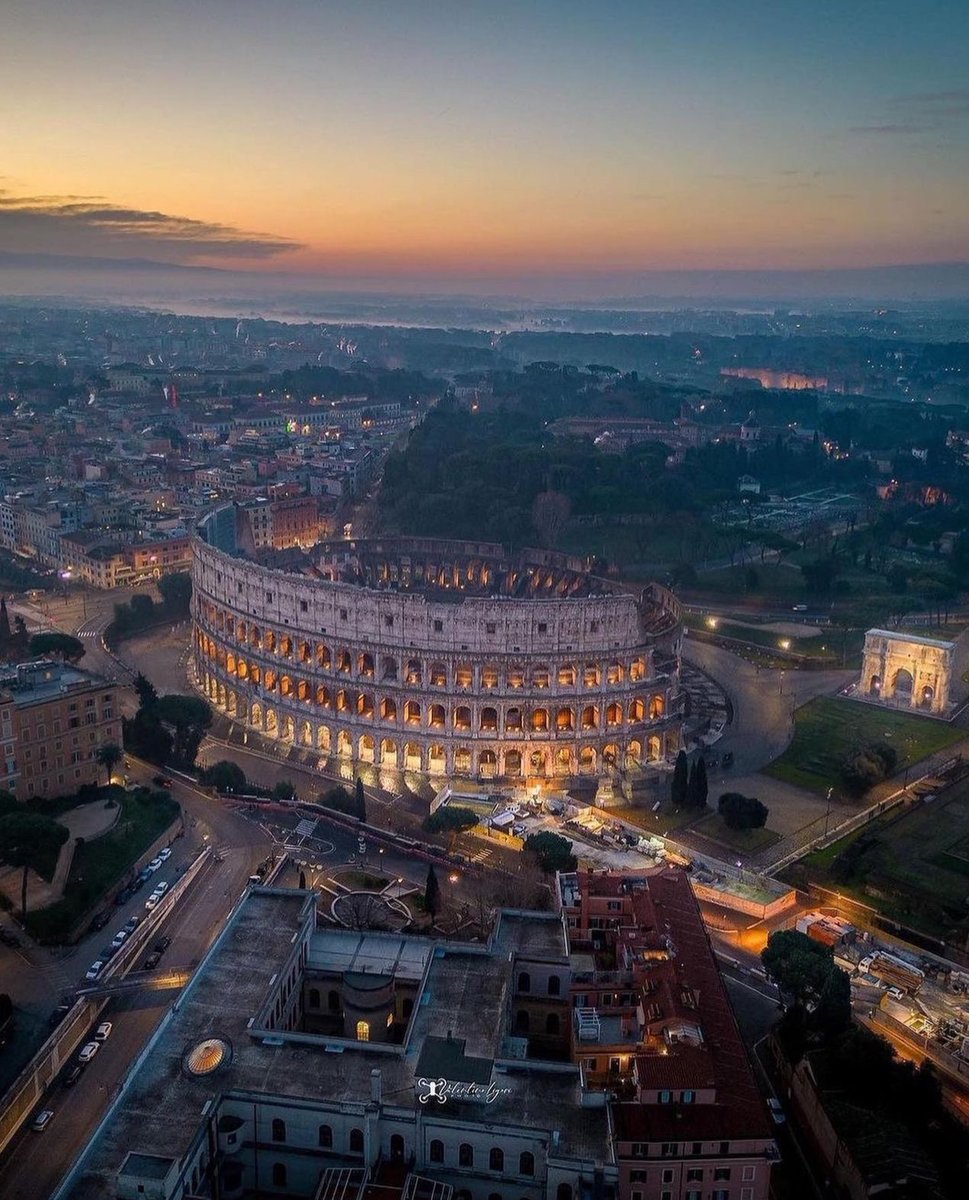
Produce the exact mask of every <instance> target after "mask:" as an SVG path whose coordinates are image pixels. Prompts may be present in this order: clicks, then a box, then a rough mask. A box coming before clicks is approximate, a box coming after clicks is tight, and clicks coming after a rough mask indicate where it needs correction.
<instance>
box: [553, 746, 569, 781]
mask: <svg viewBox="0 0 969 1200" xmlns="http://www.w3.org/2000/svg"><path fill="white" fill-rule="evenodd" d="M555 774H556V775H560V776H561V775H571V774H572V751H571V749H570V748H569V747H568V746H559V748H558V749H557V750H556V751H555Z"/></svg>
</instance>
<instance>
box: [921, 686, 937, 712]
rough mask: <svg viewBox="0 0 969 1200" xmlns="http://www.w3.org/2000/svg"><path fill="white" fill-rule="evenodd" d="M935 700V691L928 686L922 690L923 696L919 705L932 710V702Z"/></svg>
mask: <svg viewBox="0 0 969 1200" xmlns="http://www.w3.org/2000/svg"><path fill="white" fill-rule="evenodd" d="M934 699H935V689H934V688H932V687H930V686H929V684H926V685H925V687H924V688H922V694H921V696H920V697H919V704H920V705H921V707H922V708H931V707H932V701H933V700H934Z"/></svg>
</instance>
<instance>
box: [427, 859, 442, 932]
mask: <svg viewBox="0 0 969 1200" xmlns="http://www.w3.org/2000/svg"><path fill="white" fill-rule="evenodd" d="M440 904H441V885H440V884H439V883H438V881H437V874H436V872H435V870H434V864H433V863H429V864H428V867H427V882H426V883H425V884H424V909H425V911H427V912H428V913H430V916H431V923H432V924H433V923H434V918H435V917H436V916H437V914H438V911H439V909H440Z"/></svg>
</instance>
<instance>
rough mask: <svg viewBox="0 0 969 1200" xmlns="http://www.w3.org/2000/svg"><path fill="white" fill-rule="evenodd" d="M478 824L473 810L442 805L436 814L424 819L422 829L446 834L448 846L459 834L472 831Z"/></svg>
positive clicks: (458, 806)
mask: <svg viewBox="0 0 969 1200" xmlns="http://www.w3.org/2000/svg"><path fill="white" fill-rule="evenodd" d="M477 824H478V814H477V813H476V812H475V811H474V809H473V808H462V807H461V806H460V805H459V804H458V805H452V804H444V805H442V806H441V807H440V808H439V809H438V810H437V812H434V813H431V814H430V816H428V817H425V818H424V822H423V828H424V829H426V830H427V832H428V833H446V834H447V835H448V845H449V846H453V845H454V839H455V838H456V837H457V835H458V834H459V833H464V832H465V831H466V830H468V829H473V828H474V827H475V825H477Z"/></svg>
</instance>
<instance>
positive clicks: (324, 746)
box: [316, 725, 331, 751]
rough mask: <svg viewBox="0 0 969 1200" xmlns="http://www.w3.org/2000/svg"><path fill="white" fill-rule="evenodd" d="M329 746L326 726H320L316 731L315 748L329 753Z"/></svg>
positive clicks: (328, 733)
mask: <svg viewBox="0 0 969 1200" xmlns="http://www.w3.org/2000/svg"><path fill="white" fill-rule="evenodd" d="M330 744H331V743H330V731H329V729H328V728H327V726H326V725H321V726H320V727H319V729H317V731H316V748H317V750H326V751H329V749H330Z"/></svg>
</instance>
